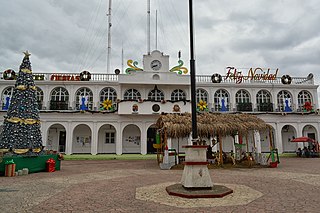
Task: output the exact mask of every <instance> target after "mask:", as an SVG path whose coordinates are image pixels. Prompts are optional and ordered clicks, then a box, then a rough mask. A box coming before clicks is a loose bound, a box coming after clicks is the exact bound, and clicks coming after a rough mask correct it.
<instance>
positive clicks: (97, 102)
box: [92, 87, 100, 111]
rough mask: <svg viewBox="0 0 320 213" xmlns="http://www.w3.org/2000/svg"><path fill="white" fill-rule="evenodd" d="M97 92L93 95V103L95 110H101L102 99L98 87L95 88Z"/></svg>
mask: <svg viewBox="0 0 320 213" xmlns="http://www.w3.org/2000/svg"><path fill="white" fill-rule="evenodd" d="M94 90H95V92H94V93H93V97H92V99H93V100H92V102H93V106H92V107H93V110H95V108H96V110H98V111H99V108H100V97H99V91H98V88H97V87H94Z"/></svg>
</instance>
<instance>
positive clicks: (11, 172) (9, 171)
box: [5, 159, 16, 177]
mask: <svg viewBox="0 0 320 213" xmlns="http://www.w3.org/2000/svg"><path fill="white" fill-rule="evenodd" d="M15 172H16V164H15V163H14V161H13V159H11V160H7V161H6V162H5V176H6V177H13V176H15Z"/></svg>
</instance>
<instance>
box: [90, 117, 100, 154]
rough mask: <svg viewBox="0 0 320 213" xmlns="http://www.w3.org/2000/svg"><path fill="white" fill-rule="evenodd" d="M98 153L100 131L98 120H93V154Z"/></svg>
mask: <svg viewBox="0 0 320 213" xmlns="http://www.w3.org/2000/svg"><path fill="white" fill-rule="evenodd" d="M96 154H98V132H97V122H93V128H92V134H91V155H96Z"/></svg>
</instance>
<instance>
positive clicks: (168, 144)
mask: <svg viewBox="0 0 320 213" xmlns="http://www.w3.org/2000/svg"><path fill="white" fill-rule="evenodd" d="M167 146H168V149H171V148H172V139H171V138H168V139H167Z"/></svg>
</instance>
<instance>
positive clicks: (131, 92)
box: [123, 89, 141, 100]
mask: <svg viewBox="0 0 320 213" xmlns="http://www.w3.org/2000/svg"><path fill="white" fill-rule="evenodd" d="M139 98H141V94H140V92H139V91H138V90H136V89H128V90H127V91H125V93H124V95H123V99H124V100H138V99H139Z"/></svg>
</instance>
